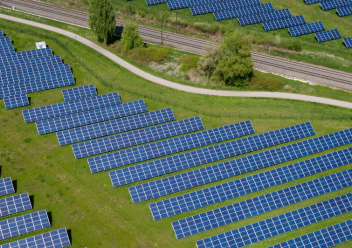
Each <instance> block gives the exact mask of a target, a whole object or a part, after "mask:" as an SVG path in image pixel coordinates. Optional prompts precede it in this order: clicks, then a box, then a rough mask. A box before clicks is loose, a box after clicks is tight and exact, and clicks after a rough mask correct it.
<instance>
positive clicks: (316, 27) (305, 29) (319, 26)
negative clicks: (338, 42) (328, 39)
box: [288, 22, 325, 37]
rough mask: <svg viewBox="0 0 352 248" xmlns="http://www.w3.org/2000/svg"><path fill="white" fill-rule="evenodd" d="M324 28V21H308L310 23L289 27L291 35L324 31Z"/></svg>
mask: <svg viewBox="0 0 352 248" xmlns="http://www.w3.org/2000/svg"><path fill="white" fill-rule="evenodd" d="M324 30H325V27H324V25H323V23H322V22H313V23H308V24H304V25H300V26H294V27H289V28H288V31H289V33H290V35H291V36H293V37H295V36H300V35H305V34H310V33H315V32H319V31H324Z"/></svg>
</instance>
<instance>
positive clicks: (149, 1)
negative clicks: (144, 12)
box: [145, 0, 166, 6]
mask: <svg viewBox="0 0 352 248" xmlns="http://www.w3.org/2000/svg"><path fill="white" fill-rule="evenodd" d="M145 1H146V2H147V5H148V6H149V5H155V4H161V3H166V0H145Z"/></svg>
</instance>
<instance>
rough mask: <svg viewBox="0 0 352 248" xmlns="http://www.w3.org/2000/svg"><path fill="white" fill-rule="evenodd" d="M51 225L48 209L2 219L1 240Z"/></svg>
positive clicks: (0, 223) (0, 226)
mask: <svg viewBox="0 0 352 248" xmlns="http://www.w3.org/2000/svg"><path fill="white" fill-rule="evenodd" d="M49 226H50V221H49V218H48V214H47V212H46V210H41V211H38V212H34V213H30V214H26V215H21V216H18V217H14V218H11V219H7V220H3V221H0V240H3V239H8V238H11V237H15V236H18V235H22V234H25V233H29V232H33V231H36V230H40V229H43V228H46V227H49Z"/></svg>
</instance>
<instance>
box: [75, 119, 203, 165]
mask: <svg viewBox="0 0 352 248" xmlns="http://www.w3.org/2000/svg"><path fill="white" fill-rule="evenodd" d="M197 119H199V117H193V118H189V119H185V120H180V121H175V122H171V123H166V124H163V125H159V126H153V127H148V128H145V129H140V130H135V131H131V132H128V133H123V134H117V135H114V136H109V137H105V138H100V139H96V140H92V141H87V142H84V143H79V144H74V145H72V150H73V153H74V155H75V158H76V159H78V158H84V157H88V156H93V155H97V154H100V153H105V152H110V151H114V150H120V149H123V148H126V147H131V146H136V145H140V144H143V143H148V142H152V141H156V140H161V139H166V138H170V137H173V136H177V135H181V134H186V133H189V132H193V131H195V130H198V128H199V124H198V123H197Z"/></svg>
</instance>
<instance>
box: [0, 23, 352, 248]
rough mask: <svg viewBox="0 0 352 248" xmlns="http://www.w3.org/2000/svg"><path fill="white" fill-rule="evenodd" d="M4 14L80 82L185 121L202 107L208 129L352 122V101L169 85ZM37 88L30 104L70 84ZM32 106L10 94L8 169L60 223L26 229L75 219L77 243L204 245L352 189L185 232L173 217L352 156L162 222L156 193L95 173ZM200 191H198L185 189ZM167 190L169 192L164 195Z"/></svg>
mask: <svg viewBox="0 0 352 248" xmlns="http://www.w3.org/2000/svg"><path fill="white" fill-rule="evenodd" d="M0 23H1V29H3V31H4V32H5V33H6V34H7V35H9V36H11V38H12V40H14V41H15V47H16V49H17V50H18V51H23V50H28V49H34V48H35V46H34V42H36V41H39V40H40V41H41V40H43V41H45V42H46V43H47V44H48V45H49V46H50V47H51V48H52V50H53V51H54V52H55V54H59V55H61V57H62V58H63V59H64V61H65V63H69V64H70V66H71V67H72V70H73V74H74V76H75V78H76V81H77V86H81V85H86V84H94V85H95V86H96V87H97V88H98V91H99V94H104V93H108V92H113V91H118V92H119V93H120V95H121V97H122V101H123V102H128V101H132V100H138V99H142V98H143V99H145V101H146V103H147V106H148V109H149V110H150V111H152V110H156V109H162V108H166V107H172V109H173V111H174V113H175V115H176V117H177V119H178V120H180V119H183V118H187V117H192V116H196V115H199V116H201V118H202V120H203V122H204V124H205V127H206V128H207V129H209V128H214V127H218V126H221V125H226V124H230V123H234V122H239V121H243V120H246V119H248V118H249V119H251V121H252V123H253V125H254V127H255V130H256V133H257V134H259V133H263V132H266V131H270V130H274V129H278V128H282V127H286V126H289V125H293V124H298V123H301V122H305V121H312V124H313V126H314V128H315V130H316V133H317V135H323V134H327V133H330V132H334V131H338V130H342V129H345V128H349V127H350V126H351V121H350V120H347V119H346V118H347V117H351V115H352V111H351V110H347V109H342V108H334V107H330V106H325V105H319V104H312V103H305V102H298V101H285V100H273V99H256V98H253V99H249V98H221V97H213V96H202V95H194V94H188V93H183V92H179V91H175V90H172V89H168V88H165V87H162V86H159V85H156V84H153V83H150V82H147V81H145V80H143V79H141V78H139V77H137V76H135V75H133V74H131V73H129V72H128V71H126V70H124V69H123V68H121V67H119V66H117V65H116V64H114V63H113V62H111V61H110V60H108V59H107V58H105V57H103V56H102V55H100V54H98V53H96V52H94V51H93V50H91V49H89V48H87V47H85V46H83V45H81V44H79V43H77V42H76V41H74V40H70V39H67V38H65V37H62V36H60V35H57V34H54V33H51V32H48V31H43V30H40V29H35V28H32V27H30V26H26V25H22V24H16V23H13V22H9V21H5V20H1V21H0ZM29 97H31V103H32V104H31V106H30V108H33V107H38V106H44V105H48V104H53V103H57V102H62V101H63V98H62V94H61V89H55V90H50V91H44V92H37V93H31V94H29ZM26 108H29V107H26ZM23 109H24V108H19V109H13V110H5V108H4V105H3V103H0V140H1V142H0V150H1V156H0V165H1V172H2V174H1V176H2V177H9V176H10V177H12V180H17V184H18V185H17V188H18V192H17V193H22V192H29V194H30V195H34V209H33V211H38V210H41V209H47V210H48V211H50V212H52V217H53V223H52V224H53V226H52V227H51V228H48V229H46V230H42V231H38V232H34V233H30V234H26V235H23V236H22V237H20V238H24V237H29V236H32V235H35V234H38V233H43V232H45V231H49V230H54V229H57V228H61V227H67V228H68V229H70V230H71V233H72V243H73V245H72V247H73V248H78V247H80V248H81V247H104V248H116V247H129V248H130V247H133V248H136V247H162V248H166V247H180V248H181V247H182V248H191V247H195V241H196V240H198V239H201V238H205V237H208V236H211V235H215V234H218V233H220V232H223V231H226V230H230V229H233V228H235V227H239V226H243V225H245V224H248V223H253V222H256V221H259V220H262V219H265V218H268V217H270V216H275V215H278V214H281V213H284V212H288V211H290V210H293V209H297V208H299V207H303V206H307V205H309V204H312V203H316V202H319V201H322V200H323V199H328V198H332V197H335V196H337V195H341V194H344V193H347V192H350V191H351V188H348V189H344V190H339V191H337V192H333V193H331V194H327V195H324V196H321V197H317V198H314V199H311V200H309V201H304V202H302V203H299V204H295V205H293V206H290V207H286V208H282V209H279V210H276V211H272V212H270V213H267V214H265V215H260V216H258V217H255V218H250V219H247V220H245V221H240V222H238V223H234V224H231V225H228V226H225V227H221V228H218V229H215V230H212V231H209V232H205V233H202V234H200V235H195V236H193V237H190V238H186V239H182V240H176V238H175V236H174V234H173V231H172V228H171V225H170V223H171V221H173V220H176V219H179V218H183V217H185V216H189V215H191V214H196V213H200V212H203V211H205V210H207V209H213V208H216V207H219V206H223V205H226V204H230V203H233V202H238V201H240V200H244V199H248V198H251V197H253V196H257V195H261V194H263V193H264V192H269V191H274V190H277V189H280V188H284V187H287V186H289V185H293V184H297V183H300V182H303V181H308V180H311V179H313V178H317V177H320V176H322V175H326V174H330V173H333V172H336V171H341V170H344V169H347V168H351V167H352V165H349V166H345V167H342V168H339V169H335V170H333V171H329V172H326V173H322V174H318V175H315V176H312V177H308V178H305V179H301V180H298V181H295V182H292V183H289V184H284V185H281V186H278V187H274V188H271V189H268V190H265V191H260V192H257V193H254V194H250V195H247V196H243V197H240V198H237V199H233V200H230V201H226V202H224V203H221V204H217V205H213V206H211V207H208V208H204V209H201V210H198V211H193V212H190V213H187V214H184V215H180V216H174V217H172V218H168V219H165V220H162V221H157V222H155V221H153V219H152V217H151V214H150V212H149V208H148V204H149V203H151V202H152V201H147V202H143V203H140V204H133V203H132V202H131V199H130V196H129V193H128V190H127V188H128V186H124V187H120V188H113V187H112V186H111V182H110V180H109V176H108V173H107V172H102V173H98V174H94V175H92V174H91V173H90V171H89V168H88V165H87V161H86V159H81V160H76V159H74V156H73V154H72V149H71V147H70V146H65V147H60V146H59V145H58V142H57V139H56V135H55V134H48V135H38V133H37V131H36V128H35V124H34V123H32V124H25V123H24V121H23V117H22V114H21V111H22V110H23ZM342 117H344V118H342ZM285 164H288V163H285ZM282 165H283V164H281V165H278V166H273V167H271V168H276V167H279V166H282ZM265 170H268V169H265ZM261 171H264V170H261ZM254 173H257V172H254ZM254 173H247V174H245V175H242V176H238V177H236V178H240V177H243V176H248V175H250V174H254ZM233 179H234V178H232V180H233ZM221 182H223V181H221ZM215 184H216V183H215ZM212 185H214V184H212ZM208 186H209V185H206V186H203V187H200V188H205V187H208ZM190 191H192V190H188V191H185V192H190ZM185 192H181V193H182V194H183V193H185ZM181 193H179V194H181ZM175 195H176V194H175ZM165 198H167V197H163V198H161V199H165ZM158 200H159V199H158ZM22 214H23V213H22ZM17 215H20V214H17ZM14 216H15V215H13V216H11V217H14ZM351 218H352V213H349V214H344V215H341V216H338V217H336V218H332V219H330V220H327V221H323V222H321V223H317V224H315V225H312V226H310V227H307V228H301V229H299V230H297V231H295V232H292V233H290V234H288V235H281V236H279V237H276V238H273V239H270V240H268V241H265V242H261V243H258V244H256V245H253V246H251V247H265V246H267V245H272V244H275V243H277V242H281V241H283V240H285V239H289V238H291V237H294V236H298V235H301V234H305V233H307V232H310V231H313V230H317V229H320V228H323V227H326V226H328V225H332V224H335V223H339V222H342V221H344V220H346V219H351ZM3 219H4V218H3ZM15 239H19V237H18V238H14V239H8V240H5V241H2V242H1V244H3V243H7V242H10V241H13V240H15ZM351 244H352V243H351V242H349V243H346V244H344V245H342V246H339V247H350V246H351Z"/></svg>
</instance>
